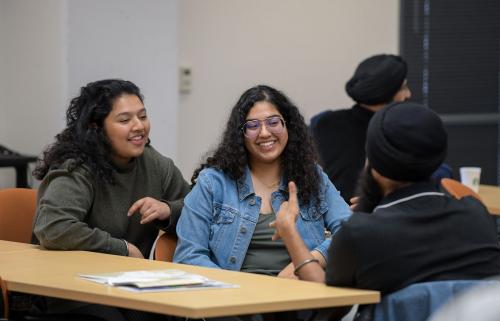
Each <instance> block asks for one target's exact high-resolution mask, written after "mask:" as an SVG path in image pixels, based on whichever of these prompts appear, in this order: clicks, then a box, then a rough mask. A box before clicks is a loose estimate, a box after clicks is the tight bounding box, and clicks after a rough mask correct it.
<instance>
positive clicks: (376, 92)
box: [345, 55, 408, 105]
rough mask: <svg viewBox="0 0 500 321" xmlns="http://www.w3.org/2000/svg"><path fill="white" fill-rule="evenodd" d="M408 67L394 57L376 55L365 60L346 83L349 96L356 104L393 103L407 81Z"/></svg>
mask: <svg viewBox="0 0 500 321" xmlns="http://www.w3.org/2000/svg"><path fill="white" fill-rule="evenodd" d="M407 69H408V68H407V65H406V62H405V61H404V60H403V58H401V57H399V56H394V55H376V56H373V57H370V58H368V59H365V60H363V61H362V62H361V63H360V64H359V66H358V68H356V71H355V72H354V75H353V76H352V78H351V79H350V80H349V81H348V82H347V83H346V85H345V90H346V91H347V94H348V95H349V96H350V97H351V98H352V99H353V100H354V101H356V102H358V103H361V104H365V105H377V104H385V103H390V102H392V98H393V97H394V95H396V93H397V92H398V91H399V89H400V88H401V86H402V85H403V82H404V80H405V79H406V73H407Z"/></svg>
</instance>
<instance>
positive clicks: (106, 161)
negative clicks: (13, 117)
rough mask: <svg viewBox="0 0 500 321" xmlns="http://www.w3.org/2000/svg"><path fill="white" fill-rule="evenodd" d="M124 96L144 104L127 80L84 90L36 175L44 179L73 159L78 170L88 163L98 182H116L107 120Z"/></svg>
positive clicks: (98, 83) (109, 81)
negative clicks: (50, 172)
mask: <svg viewBox="0 0 500 321" xmlns="http://www.w3.org/2000/svg"><path fill="white" fill-rule="evenodd" d="M122 95H135V96H137V97H138V98H139V99H140V100H141V102H143V101H144V98H143V96H142V94H141V91H140V89H139V88H138V87H137V86H136V85H135V84H133V83H132V82H130V81H126V80H121V79H105V80H99V81H96V82H91V83H89V84H87V85H86V86H84V87H82V88H81V90H80V95H79V96H77V97H75V98H73V99H72V100H71V102H70V105H69V107H68V110H67V111H66V128H65V129H64V130H63V131H62V132H61V133H59V134H58V135H56V137H55V138H56V141H55V142H54V143H53V144H52V145H49V146H48V147H47V149H45V151H44V152H43V154H42V156H41V158H40V159H39V160H38V163H37V166H36V168H35V170H34V171H33V176H35V177H36V178H37V179H43V177H45V175H46V174H47V172H48V171H49V170H50V169H51V168H57V167H58V166H60V165H62V164H63V163H64V162H65V161H66V160H68V159H73V160H75V163H74V167H77V166H79V165H82V164H84V165H86V166H87V167H89V169H90V172H91V173H93V174H94V175H95V177H96V178H97V179H102V180H103V181H105V182H108V183H113V182H114V180H113V170H114V167H113V165H112V161H111V145H110V143H109V140H108V138H107V136H106V133H105V132H104V119H105V118H106V117H107V116H108V114H109V113H110V112H111V110H112V108H113V103H114V101H115V99H117V98H119V97H120V96H122Z"/></svg>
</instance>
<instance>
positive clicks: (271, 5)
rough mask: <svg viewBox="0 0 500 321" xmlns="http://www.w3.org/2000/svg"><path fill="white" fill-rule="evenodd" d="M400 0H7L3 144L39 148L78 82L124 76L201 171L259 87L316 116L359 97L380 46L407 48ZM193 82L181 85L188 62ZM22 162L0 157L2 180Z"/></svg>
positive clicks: (0, 47) (158, 127)
mask: <svg viewBox="0 0 500 321" xmlns="http://www.w3.org/2000/svg"><path fill="white" fill-rule="evenodd" d="M398 3H399V1H398V0H378V1H373V0H310V1H307V0H252V1H250V0H182V1H177V0H169V1H164V0H147V1H146V0H142V1H139V0H107V1H104V2H103V1H100V0H92V1H80V0H43V1H42V0H40V1H31V0H0V113H1V115H2V116H1V117H0V144H5V145H7V146H10V147H11V148H13V149H17V150H19V151H21V152H24V153H33V154H38V153H39V152H40V151H41V150H42V149H43V147H44V146H45V145H46V144H48V143H50V142H52V140H53V136H54V135H55V134H56V133H57V132H59V131H60V130H61V128H62V127H63V126H64V110H65V108H66V106H67V104H68V100H69V98H70V97H73V96H74V95H75V94H76V93H77V90H78V88H79V87H80V86H81V85H83V84H84V83H86V82H87V81H91V80H94V79H99V78H103V77H112V76H116V77H124V78H128V79H131V80H133V81H135V82H137V83H138V84H139V85H140V86H141V87H142V89H143V90H144V93H145V95H146V105H147V107H148V108H149V112H150V116H151V118H152V119H153V132H152V137H153V143H154V145H155V146H156V147H158V149H159V150H160V151H161V152H162V153H164V154H166V155H168V156H171V157H173V158H174V160H175V161H176V163H177V164H178V165H179V167H180V168H181V170H182V172H183V174H184V176H185V177H186V178H189V177H190V176H191V174H192V171H193V169H194V168H195V166H196V165H197V164H198V163H199V161H200V159H201V156H202V155H203V154H204V153H205V152H207V151H208V150H209V149H210V147H212V146H213V145H214V144H216V142H217V141H218V136H219V134H220V131H221V129H222V127H223V126H224V123H225V121H226V117H227V115H228V112H229V109H230V108H231V107H232V105H233V104H234V103H235V102H236V100H237V98H238V97H239V95H240V94H241V93H242V92H243V91H244V90H245V89H247V88H249V87H251V86H253V85H255V84H258V83H266V84H270V85H272V86H275V87H277V88H279V89H281V90H283V91H284V92H285V93H286V94H288V95H289V96H290V97H291V98H292V99H293V100H294V101H295V102H296V103H297V104H298V105H299V106H300V107H301V109H302V111H303V113H304V115H305V117H306V119H309V118H310V116H312V115H313V114H315V113H317V112H319V111H321V110H323V109H326V108H340V107H347V106H349V105H350V104H351V102H350V100H349V99H348V97H347V96H346V95H345V93H344V90H343V87H344V83H345V81H346V79H347V78H349V76H350V75H351V74H352V71H353V69H354V68H355V66H356V65H357V63H358V62H359V61H360V60H361V59H363V58H365V57H366V56H368V55H371V54H375V53H380V52H391V53H392V52H397V48H398V10H399V8H398ZM178 65H181V66H188V67H191V68H192V72H193V77H192V91H191V93H190V94H185V95H180V97H179V95H178V93H177V79H176V77H177V70H176V69H177V66H178ZM14 177H15V176H14V170H13V169H0V188H1V187H8V186H13V184H14Z"/></svg>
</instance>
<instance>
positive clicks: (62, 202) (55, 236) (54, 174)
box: [33, 169, 127, 255]
mask: <svg viewBox="0 0 500 321" xmlns="http://www.w3.org/2000/svg"><path fill="white" fill-rule="evenodd" d="M38 193H39V196H38V198H39V200H38V207H37V213H36V218H35V222H34V227H33V232H34V234H35V236H36V238H37V239H38V241H39V242H40V244H41V245H42V246H43V247H45V248H47V249H50V250H86V251H95V252H103V253H109V254H117V255H127V246H126V243H125V242H124V241H123V240H121V239H118V238H113V237H111V235H110V234H109V233H108V232H106V231H103V230H101V229H99V228H90V227H89V226H88V225H87V223H85V220H86V217H87V215H89V212H90V210H91V208H92V205H93V199H94V193H95V189H94V186H93V184H92V179H91V178H90V176H89V175H86V173H85V172H84V171H76V170H75V171H68V170H65V169H60V170H52V171H50V172H49V173H48V174H47V177H45V178H44V180H43V182H42V184H41V186H40V188H39V191H38Z"/></svg>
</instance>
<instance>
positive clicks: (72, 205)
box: [33, 147, 189, 257]
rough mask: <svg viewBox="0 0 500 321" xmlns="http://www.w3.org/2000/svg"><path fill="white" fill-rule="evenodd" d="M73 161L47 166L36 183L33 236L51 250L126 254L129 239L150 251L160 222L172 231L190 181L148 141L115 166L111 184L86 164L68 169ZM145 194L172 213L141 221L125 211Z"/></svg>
mask: <svg viewBox="0 0 500 321" xmlns="http://www.w3.org/2000/svg"><path fill="white" fill-rule="evenodd" d="M72 163H73V164H74V161H73V160H68V161H66V162H65V163H64V164H63V165H62V166H60V167H59V168H57V169H52V170H50V171H49V172H48V173H47V175H46V176H45V177H44V179H43V181H42V183H41V185H40V188H39V190H38V208H37V214H36V219H35V221H34V228H33V232H34V236H35V237H34V242H39V243H40V244H41V245H42V246H44V247H45V248H47V249H52V250H86V251H95V252H103V253H110V254H117V255H127V254H128V253H127V247H126V244H125V242H124V241H123V240H127V241H128V242H130V243H132V244H134V245H135V246H137V247H138V248H139V250H140V251H141V252H142V254H143V255H144V257H148V255H149V252H150V251H151V248H152V246H153V243H154V241H155V238H156V236H157V234H158V228H162V229H168V230H170V229H172V230H173V231H175V225H176V224H177V220H178V219H179V216H180V213H181V210H182V206H183V198H184V196H185V195H186V194H187V193H188V192H189V185H188V183H187V182H186V181H185V180H184V178H183V177H182V175H181V173H180V171H179V169H178V168H177V167H176V166H175V165H174V163H173V161H172V160H171V159H169V158H167V157H164V156H162V155H161V154H160V153H158V152H157V151H156V150H155V149H153V148H152V147H146V148H145V150H144V153H143V154H142V155H141V156H139V157H138V158H136V159H134V161H132V162H131V163H130V164H129V166H127V168H116V170H115V173H114V178H115V184H113V185H111V184H109V183H104V182H102V181H98V180H97V179H96V178H95V177H94V175H93V174H92V173H90V172H89V170H88V168H87V167H85V166H78V167H76V168H75V169H73V170H71V167H72V166H71V165H72ZM73 167H74V166H73ZM147 196H149V197H153V198H155V199H157V200H163V201H167V202H168V204H169V205H170V208H171V210H172V215H171V217H170V219H167V220H166V221H159V220H156V221H155V222H152V223H150V224H144V225H141V224H139V221H140V214H138V213H137V214H134V215H133V216H131V217H127V211H128V209H129V208H130V206H131V205H132V204H133V203H134V202H135V201H137V200H139V199H141V198H143V197H147Z"/></svg>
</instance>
